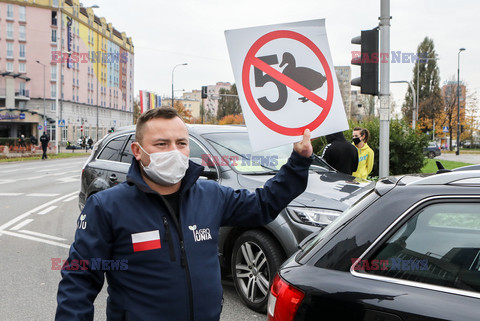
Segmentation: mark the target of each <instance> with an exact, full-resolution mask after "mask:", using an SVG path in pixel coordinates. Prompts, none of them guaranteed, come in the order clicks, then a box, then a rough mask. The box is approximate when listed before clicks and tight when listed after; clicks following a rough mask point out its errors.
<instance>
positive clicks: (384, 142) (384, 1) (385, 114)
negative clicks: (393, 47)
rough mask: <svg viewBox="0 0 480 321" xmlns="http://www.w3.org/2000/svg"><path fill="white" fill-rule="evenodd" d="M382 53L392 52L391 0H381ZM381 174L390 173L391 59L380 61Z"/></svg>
mask: <svg viewBox="0 0 480 321" xmlns="http://www.w3.org/2000/svg"><path fill="white" fill-rule="evenodd" d="M379 19H380V23H379V29H380V53H389V52H390V20H391V17H390V0H380V18H379ZM379 98H380V137H379V148H378V149H379V176H380V177H385V176H388V175H389V173H390V168H389V165H390V164H389V159H390V157H389V155H390V145H389V142H390V60H388V61H387V62H383V61H381V62H380V92H379Z"/></svg>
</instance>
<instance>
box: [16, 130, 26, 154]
mask: <svg viewBox="0 0 480 321" xmlns="http://www.w3.org/2000/svg"><path fill="white" fill-rule="evenodd" d="M18 149H19V150H20V151H21V152H22V154H23V152H24V151H26V150H27V145H26V144H25V136H24V135H23V134H21V135H20V138H19V139H18Z"/></svg>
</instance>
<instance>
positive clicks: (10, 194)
mask: <svg viewBox="0 0 480 321" xmlns="http://www.w3.org/2000/svg"><path fill="white" fill-rule="evenodd" d="M20 195H23V193H0V196H20Z"/></svg>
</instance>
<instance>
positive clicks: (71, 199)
mask: <svg viewBox="0 0 480 321" xmlns="http://www.w3.org/2000/svg"><path fill="white" fill-rule="evenodd" d="M77 198H78V196H77V195H74V196H72V197H70V198H67V199H64V200H63V201H64V202H65V203H66V202H70V201H73V200H74V199H77Z"/></svg>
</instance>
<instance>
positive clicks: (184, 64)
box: [172, 62, 188, 108]
mask: <svg viewBox="0 0 480 321" xmlns="http://www.w3.org/2000/svg"><path fill="white" fill-rule="evenodd" d="M186 65H188V63H186V62H185V63H183V64H178V65H176V66H175V67H173V70H172V108H173V107H174V105H173V104H174V98H173V97H174V96H173V73H174V71H175V68H177V67H178V66H186Z"/></svg>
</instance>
